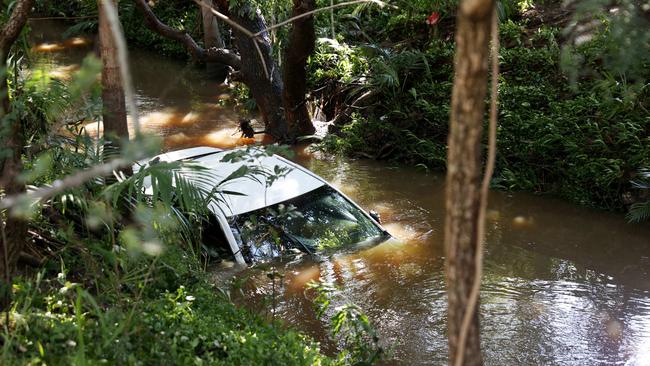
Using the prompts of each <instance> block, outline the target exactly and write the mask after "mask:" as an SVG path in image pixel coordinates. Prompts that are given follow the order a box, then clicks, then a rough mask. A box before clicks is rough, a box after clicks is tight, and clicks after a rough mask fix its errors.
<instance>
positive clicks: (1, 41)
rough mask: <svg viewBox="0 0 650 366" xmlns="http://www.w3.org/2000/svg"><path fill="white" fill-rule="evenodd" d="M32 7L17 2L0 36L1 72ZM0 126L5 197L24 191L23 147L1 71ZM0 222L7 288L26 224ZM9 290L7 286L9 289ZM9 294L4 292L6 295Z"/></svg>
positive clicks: (0, 270) (0, 266)
mask: <svg viewBox="0 0 650 366" xmlns="http://www.w3.org/2000/svg"><path fill="white" fill-rule="evenodd" d="M31 8H32V0H18V2H17V3H16V5H15V7H14V10H13V12H12V14H11V16H10V18H9V20H8V21H7V23H6V24H4V26H3V27H2V29H1V33H0V68H2V69H5V67H6V65H7V58H8V56H9V51H10V50H11V46H12V45H13V44H14V42H15V41H16V39H17V38H18V36H19V35H20V32H21V31H22V29H23V27H24V26H25V23H26V22H27V18H28V16H29V13H30V11H31ZM0 75H1V77H0V99H1V102H0V123H2V125H3V127H5V126H4V125H5V124H8V126H6V128H3V129H4V130H5V131H7V132H8V134H7V136H4V139H3V140H4V141H3V147H4V149H6V150H7V151H8V152H9V155H8V156H7V157H6V158H4V159H3V160H2V161H0V169H1V170H2V177H1V178H0V189H1V190H2V191H3V193H4V195H5V196H9V195H14V194H20V193H23V192H25V184H24V183H23V182H21V181H19V179H18V175H19V174H20V173H21V172H22V170H23V162H22V159H21V156H22V152H23V146H24V145H25V141H24V136H23V134H22V126H21V121H20V118H19V116H16V115H13V116H12V115H11V102H10V99H9V87H8V84H7V74H6V72H5V70H2V72H1V73H0ZM0 220H3V222H2V225H4V230H3V232H4V235H3V237H1V238H0V241H2V248H1V249H2V250H0V276H2V278H3V281H2V282H3V287H4V286H10V277H11V273H12V272H13V269H14V266H15V265H16V262H17V261H18V257H19V255H20V252H21V251H22V249H23V247H24V246H25V242H26V240H27V222H26V221H25V220H23V219H22V218H19V217H14V216H11V215H10V214H9V213H8V212H7V213H6V214H5V213H2V214H0ZM10 288H11V287H9V289H10ZM10 294H11V292H7V293H5V295H7V296H10ZM7 300H9V299H7V298H6V299H0V309H4V308H5V306H6V305H8V301H7Z"/></svg>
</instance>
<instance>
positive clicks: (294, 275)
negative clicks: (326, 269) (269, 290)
mask: <svg viewBox="0 0 650 366" xmlns="http://www.w3.org/2000/svg"><path fill="white" fill-rule="evenodd" d="M320 276H321V271H320V266H319V265H318V264H312V265H310V266H307V267H305V268H299V269H297V270H295V271H291V272H287V273H285V286H286V289H287V293H289V294H292V293H302V292H303V291H304V290H305V288H306V285H307V284H308V283H309V282H311V281H318V280H319V279H320Z"/></svg>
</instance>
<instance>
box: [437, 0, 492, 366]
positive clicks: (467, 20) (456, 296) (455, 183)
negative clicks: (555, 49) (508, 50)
mask: <svg viewBox="0 0 650 366" xmlns="http://www.w3.org/2000/svg"><path fill="white" fill-rule="evenodd" d="M493 9H494V1H493V0H462V2H461V4H460V9H459V12H458V20H457V25H458V26H457V31H456V55H455V58H454V62H455V77H454V88H453V93H452V101H451V118H450V133H449V141H448V144H449V150H448V156H447V195H446V197H447V202H446V206H447V214H446V220H445V250H446V257H445V265H446V279H447V294H448V302H449V304H448V305H449V308H448V335H449V363H450V364H453V365H456V364H457V361H458V360H457V357H458V354H460V355H461V357H462V360H463V362H462V365H481V364H482V363H483V358H482V356H481V348H480V337H479V317H478V306H476V307H474V310H473V313H472V314H471V322H470V323H469V328H468V329H467V337H466V341H465V344H464V345H460V344H459V336H460V333H461V328H462V323H463V316H464V311H465V309H467V308H468V299H469V297H470V292H471V289H472V286H473V284H474V281H475V274H476V272H475V271H476V267H475V265H476V255H477V252H476V249H477V248H476V245H477V243H478V240H477V239H478V236H479V211H480V199H481V188H480V185H481V172H482V165H481V136H482V131H483V115H484V112H485V96H486V90H487V77H488V44H489V40H490V27H491V20H492V12H493ZM459 347H460V348H461V349H460V352H459Z"/></svg>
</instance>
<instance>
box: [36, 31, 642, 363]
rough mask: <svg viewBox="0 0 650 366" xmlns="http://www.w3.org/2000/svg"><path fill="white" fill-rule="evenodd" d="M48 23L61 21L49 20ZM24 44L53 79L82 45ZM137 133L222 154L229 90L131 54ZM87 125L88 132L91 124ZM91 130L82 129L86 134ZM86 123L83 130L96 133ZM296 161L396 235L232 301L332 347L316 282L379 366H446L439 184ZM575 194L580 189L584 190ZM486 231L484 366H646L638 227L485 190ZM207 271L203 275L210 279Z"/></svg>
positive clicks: (363, 164) (230, 127)
mask: <svg viewBox="0 0 650 366" xmlns="http://www.w3.org/2000/svg"><path fill="white" fill-rule="evenodd" d="M56 26H60V25H56ZM39 27H40V28H37V30H38V29H45V30H42V31H40V33H39V32H36V33H38V34H37V35H36V36H35V37H34V39H33V40H32V42H33V43H34V54H35V55H36V57H38V59H39V60H40V61H39V65H41V66H43V67H47V68H49V69H50V70H51V72H52V73H58V74H56V75H58V76H59V77H63V78H64V77H65V76H66V73H68V74H69V73H70V72H71V71H74V70H75V69H76V68H77V67H78V63H79V61H80V59H81V57H82V56H83V55H85V54H86V53H87V52H89V51H92V41H91V40H88V39H86V38H78V39H72V40H68V41H65V40H57V39H48V36H49V34H60V32H48V31H46V30H47V29H50V28H48V27H51V25H48V26H39ZM131 65H132V72H133V76H134V82H135V86H136V89H137V102H138V105H139V107H140V109H141V115H142V124H143V128H144V130H145V132H148V133H152V134H157V135H160V136H162V137H164V141H165V142H164V147H165V149H168V150H170V149H175V148H182V147H191V146H200V145H208V146H216V147H232V146H235V145H237V144H241V143H244V142H249V141H241V140H240V139H239V138H238V134H237V131H236V126H237V121H238V118H239V116H238V114H237V113H236V111H235V110H234V109H233V108H232V107H228V106H227V105H226V104H225V103H223V102H220V100H225V99H227V98H229V94H228V90H227V89H226V88H224V87H222V86H219V85H216V84H214V83H211V82H209V81H206V80H205V78H204V77H203V74H202V70H197V69H196V68H194V67H193V66H187V65H185V64H184V63H183V62H179V61H174V60H168V59H165V58H162V57H161V56H158V55H155V54H152V53H148V52H145V51H141V50H140V51H139V50H133V51H132V52H131ZM93 126H95V127H93ZM93 128H95V130H93ZM96 128H97V127H96V124H94V123H91V124H89V125H88V129H89V132H90V133H96V132H97V131H96ZM295 160H296V161H297V162H299V163H300V164H302V165H304V166H306V167H308V168H309V169H311V170H313V171H314V172H316V173H317V174H319V175H321V176H322V177H324V178H325V179H326V180H328V181H330V182H331V183H332V184H333V185H334V186H336V187H337V188H339V189H341V190H342V191H343V192H344V193H346V194H348V195H349V196H350V197H351V198H353V199H354V200H355V201H357V202H358V203H359V204H360V205H361V206H363V207H364V208H366V209H374V210H376V211H378V212H379V213H380V214H381V216H382V219H383V222H384V224H385V227H386V229H387V230H388V231H389V232H390V233H391V234H393V236H395V237H396V238H397V239H399V240H396V241H389V242H386V243H383V244H380V245H378V246H376V247H373V248H369V249H364V250H361V251H357V252H353V253H339V254H334V255H331V256H328V257H325V258H321V260H319V261H314V260H308V259H307V260H303V261H298V262H293V263H290V264H287V263H280V262H278V263H276V264H275V265H276V267H277V270H278V271H279V272H281V273H282V274H283V275H284V278H283V280H282V281H281V284H278V283H277V281H276V284H275V286H274V285H273V284H272V283H271V280H269V279H268V277H267V276H266V273H267V271H268V270H262V269H259V270H258V269H250V270H246V271H243V272H240V273H238V274H237V276H238V277H244V276H249V277H250V280H249V281H248V283H247V284H246V286H245V288H246V289H247V290H248V291H247V292H246V296H244V297H241V298H238V299H237V301H238V302H239V303H240V304H242V305H245V306H248V307H250V308H252V309H254V310H256V311H258V312H260V313H262V314H270V313H271V312H272V311H273V309H272V308H273V305H271V304H270V302H269V301H268V299H269V297H276V302H277V303H276V304H275V309H274V310H275V316H276V317H277V318H280V319H282V320H283V321H284V322H286V323H287V324H289V325H291V326H293V327H295V328H297V329H299V330H301V331H303V332H305V333H306V334H309V335H310V336H312V337H314V338H315V339H316V340H318V341H320V342H321V343H322V347H323V349H325V350H326V351H328V352H331V351H334V350H335V347H336V345H335V344H333V343H332V342H331V341H329V340H328V337H327V330H326V327H325V326H324V322H323V321H321V320H319V319H317V318H316V317H315V314H314V311H313V306H312V302H311V300H310V299H308V297H307V296H306V295H305V291H304V286H305V284H306V283H307V282H308V281H310V280H315V279H318V278H320V279H322V280H324V281H329V282H332V283H334V284H336V285H337V286H339V287H340V288H341V293H340V297H337V299H338V300H337V302H339V304H340V303H343V302H353V303H356V304H357V305H359V306H360V307H361V308H362V309H363V311H364V312H366V314H368V316H369V317H370V319H371V321H372V322H373V324H374V325H375V326H376V328H377V330H378V333H379V336H380V338H381V340H382V343H383V344H384V345H385V346H386V347H387V348H388V349H389V351H390V354H391V358H390V360H388V361H387V363H388V364H404V365H430V364H434V365H438V364H444V363H445V362H446V360H447V356H446V355H447V340H446V296H445V283H444V248H443V221H444V177H442V176H441V175H438V174H431V173H426V172H423V171H421V170H417V169H415V168H411V167H407V166H400V165H394V164H390V163H386V162H376V161H368V160H352V159H344V158H331V157H328V156H325V155H323V154H320V153H311V152H309V151H308V150H305V149H298V150H297V154H296V157H295ZM586 189H587V188H586ZM487 216H488V222H487V225H486V232H487V246H486V255H485V273H484V277H483V286H482V288H481V307H480V312H481V338H482V346H483V350H484V355H485V362H486V364H488V365H520V364H521V365H528V364H530V365H552V364H562V365H613V364H620V365H650V225H647V224H645V225H630V224H627V223H625V221H624V219H623V218H622V216H621V215H620V214H613V213H606V212H600V211H593V210H589V209H586V208H581V207H577V206H574V205H571V204H568V203H565V202H562V201H559V200H555V199H550V198H543V197H538V196H534V195H531V194H526V193H508V192H498V191H493V192H491V194H490V204H489V210H488V215H487ZM217 271H218V269H215V272H217Z"/></svg>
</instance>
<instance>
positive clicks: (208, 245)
mask: <svg viewBox="0 0 650 366" xmlns="http://www.w3.org/2000/svg"><path fill="white" fill-rule="evenodd" d="M201 243H202V249H203V251H204V253H206V255H207V257H208V259H228V260H232V256H233V254H232V251H231V250H230V244H229V243H228V239H226V235H225V234H224V232H223V230H222V229H221V226H220V225H219V221H218V220H217V218H216V216H214V215H210V217H209V219H208V220H207V221H206V222H205V223H204V224H203V227H202V231H201Z"/></svg>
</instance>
